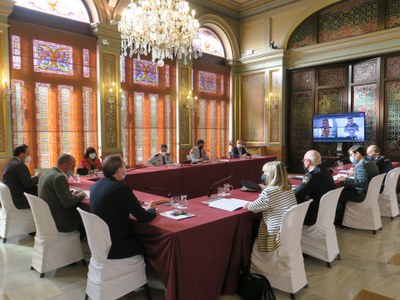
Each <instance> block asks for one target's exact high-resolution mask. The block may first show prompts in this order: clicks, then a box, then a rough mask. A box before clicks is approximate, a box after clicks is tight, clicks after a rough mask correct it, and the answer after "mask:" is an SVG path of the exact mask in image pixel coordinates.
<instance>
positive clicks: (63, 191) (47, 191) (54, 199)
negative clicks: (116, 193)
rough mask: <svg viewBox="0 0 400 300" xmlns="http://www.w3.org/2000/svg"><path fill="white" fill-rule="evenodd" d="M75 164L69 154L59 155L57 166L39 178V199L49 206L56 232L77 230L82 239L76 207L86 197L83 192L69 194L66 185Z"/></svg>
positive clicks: (83, 232)
mask: <svg viewBox="0 0 400 300" xmlns="http://www.w3.org/2000/svg"><path fill="white" fill-rule="evenodd" d="M75 164H76V162H75V158H74V157H73V156H72V155H71V154H66V153H63V154H61V155H60V156H59V157H58V159H57V166H56V167H53V168H51V169H50V170H48V171H46V172H45V173H43V175H42V176H40V178H39V197H40V198H42V199H43V200H44V201H46V203H47V204H48V205H49V207H50V211H51V214H52V216H53V219H54V221H55V223H56V226H57V229H58V231H60V232H72V231H75V230H79V231H80V233H81V238H83V237H84V236H85V231H84V227H83V223H82V219H81V217H80V215H79V213H78V211H77V210H76V207H77V206H78V205H79V203H80V202H81V201H82V200H83V199H84V198H86V197H87V196H86V194H85V193H84V192H78V191H75V192H71V191H70V189H69V185H68V177H69V176H72V175H73V174H74V169H75Z"/></svg>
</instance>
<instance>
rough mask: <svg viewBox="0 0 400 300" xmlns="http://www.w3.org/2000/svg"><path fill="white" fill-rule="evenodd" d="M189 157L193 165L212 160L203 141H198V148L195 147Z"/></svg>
mask: <svg viewBox="0 0 400 300" xmlns="http://www.w3.org/2000/svg"><path fill="white" fill-rule="evenodd" d="M189 155H190V160H191V161H192V163H197V162H198V161H204V160H209V159H210V158H209V157H208V155H207V152H206V150H205V149H204V141H203V140H198V141H197V146H194V147H193V148H192V149H190V152H189Z"/></svg>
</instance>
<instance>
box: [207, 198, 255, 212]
mask: <svg viewBox="0 0 400 300" xmlns="http://www.w3.org/2000/svg"><path fill="white" fill-rule="evenodd" d="M247 202H248V201H245V200H240V199H235V198H226V199H221V200H217V201H213V202H211V203H210V204H209V205H208V206H209V207H212V208H218V209H223V210H226V211H235V210H238V209H241V208H243V206H244V205H245V204H246V203H247Z"/></svg>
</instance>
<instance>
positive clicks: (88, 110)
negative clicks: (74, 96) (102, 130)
mask: <svg viewBox="0 0 400 300" xmlns="http://www.w3.org/2000/svg"><path fill="white" fill-rule="evenodd" d="M82 106H83V142H84V145H85V149H86V148H87V147H95V145H97V130H96V124H97V123H96V122H97V116H96V103H95V101H94V99H93V90H92V89H91V88H89V87H83V88H82Z"/></svg>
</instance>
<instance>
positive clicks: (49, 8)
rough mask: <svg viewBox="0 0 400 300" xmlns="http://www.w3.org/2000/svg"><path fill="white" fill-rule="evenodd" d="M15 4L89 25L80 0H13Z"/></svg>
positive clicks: (84, 8) (87, 16)
mask: <svg viewBox="0 0 400 300" xmlns="http://www.w3.org/2000/svg"><path fill="white" fill-rule="evenodd" d="M15 4H16V5H18V6H22V7H25V8H29V9H32V10H36V11H40V12H43V13H47V14H51V15H55V16H59V17H63V18H68V19H72V20H76V21H80V22H85V23H89V22H90V19H89V15H88V12H87V10H86V7H85V5H84V4H83V1H81V0H68V1H67V0H61V1H60V0H15Z"/></svg>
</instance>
